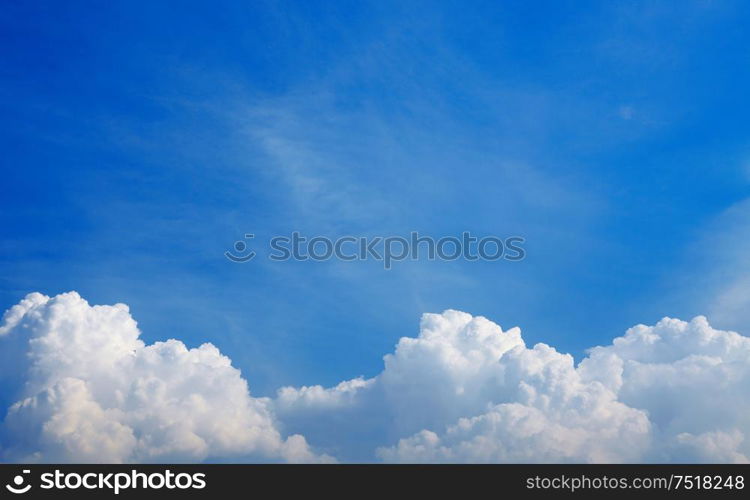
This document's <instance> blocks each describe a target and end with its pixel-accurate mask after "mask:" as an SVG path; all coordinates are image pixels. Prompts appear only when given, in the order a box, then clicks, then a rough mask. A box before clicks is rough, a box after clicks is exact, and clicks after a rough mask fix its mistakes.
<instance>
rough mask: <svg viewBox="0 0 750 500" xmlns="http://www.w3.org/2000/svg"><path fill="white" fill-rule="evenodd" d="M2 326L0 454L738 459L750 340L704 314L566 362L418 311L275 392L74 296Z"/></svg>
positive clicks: (213, 352)
mask: <svg viewBox="0 0 750 500" xmlns="http://www.w3.org/2000/svg"><path fill="white" fill-rule="evenodd" d="M0 337H2V338H0V342H2V343H3V346H4V347H5V348H7V349H6V352H7V351H8V349H10V350H11V351H12V350H14V349H15V350H18V354H17V355H14V356H12V359H16V360H18V364H19V366H15V367H12V368H10V367H9V366H10V365H6V366H8V367H6V369H5V370H11V371H12V372H13V373H11V374H10V375H8V376H6V377H5V378H6V379H8V377H9V376H12V375H13V374H14V373H21V374H22V377H20V378H19V381H20V382H19V383H18V384H17V385H18V391H19V397H18V398H17V402H15V403H14V404H12V405H11V406H10V408H9V410H8V413H7V416H6V418H5V421H4V422H3V425H2V438H3V449H2V453H3V455H4V457H5V458H6V459H8V460H20V461H56V460H60V461H177V460H179V461H199V460H206V459H208V460H223V459H233V460H254V461H321V460H323V461H325V460H331V458H330V457H331V456H334V457H336V458H337V459H339V460H342V461H357V462H363V461H377V460H381V461H388V462H641V461H645V462H689V461H696V462H747V461H748V457H750V419H748V418H747V415H750V391H748V389H750V338H748V337H744V336H741V335H739V334H737V333H734V332H728V331H720V330H716V329H714V328H712V327H711V326H710V325H709V324H708V321H707V320H706V319H705V318H703V317H697V318H695V319H693V320H692V321H690V322H684V321H679V320H675V319H669V318H665V319H663V320H662V321H660V322H659V323H657V324H656V325H654V326H644V325H638V326H636V327H633V328H631V329H630V330H628V331H627V332H626V333H625V335H624V336H622V337H619V338H616V339H614V341H613V342H612V343H611V344H610V345H607V346H600V347H595V348H593V349H591V350H590V351H589V353H588V355H587V356H586V357H585V358H584V359H583V360H582V361H581V362H580V363H577V364H576V362H575V360H574V359H573V357H572V356H570V355H568V354H564V353H560V352H558V351H556V350H555V349H554V348H552V347H550V346H548V345H545V344H537V345H535V346H531V347H529V346H526V344H525V343H524V341H523V339H522V336H521V331H520V330H519V329H518V328H511V329H509V330H503V329H502V328H501V327H500V326H499V325H497V324H495V323H493V322H491V321H489V320H488V319H485V318H482V317H473V316H471V315H470V314H467V313H463V312H459V311H451V310H449V311H445V312H444V313H442V314H425V315H424V316H423V318H422V321H421V326H420V331H419V335H418V336H417V337H415V338H402V339H401V340H400V341H399V342H398V344H397V345H396V348H395V351H394V352H393V353H392V354H388V355H386V356H385V358H384V369H383V371H382V372H381V373H380V374H378V375H377V376H375V377H372V378H364V377H359V378H355V379H352V380H348V381H344V382H341V383H340V384H338V385H336V386H334V387H328V388H326V387H321V386H308V387H284V388H282V389H280V390H279V391H278V393H277V395H276V397H274V398H255V397H252V396H251V395H250V394H249V392H248V387H247V383H246V382H245V380H244V379H242V377H241V376H240V373H239V371H238V370H236V369H235V368H233V367H232V366H231V362H230V360H229V359H228V358H226V357H225V356H222V355H221V354H220V353H219V351H218V350H217V349H216V348H215V347H214V346H212V345H210V344H204V345H203V346H200V347H199V348H196V349H187V348H186V347H185V346H184V345H183V344H182V343H181V342H179V341H177V340H169V341H167V342H157V343H155V344H152V345H145V344H144V343H143V342H142V341H141V340H140V339H139V332H138V329H137V326H136V324H135V321H134V320H133V319H132V318H131V316H130V314H129V312H128V309H127V307H126V306H124V305H122V304H118V305H115V306H93V307H92V306H90V305H88V304H87V303H86V302H85V301H84V300H83V299H82V298H80V297H79V296H78V295H77V294H75V293H70V294H63V295H60V296H57V297H54V298H52V299H50V298H49V297H45V296H43V295H40V294H31V295H29V296H27V297H26V299H24V300H23V301H21V302H20V303H19V304H18V305H16V306H14V307H13V308H11V309H10V310H9V311H8V312H6V314H5V316H4V320H3V324H2V326H0ZM24 353H25V354H24ZM8 359H11V358H8ZM11 378H12V377H11ZM284 436H289V437H284ZM302 436H304V437H302ZM308 442H309V443H310V445H311V446H313V447H314V450H315V452H314V451H313V450H312V449H311V447H310V446H308Z"/></svg>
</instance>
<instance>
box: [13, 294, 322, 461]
mask: <svg viewBox="0 0 750 500" xmlns="http://www.w3.org/2000/svg"><path fill="white" fill-rule="evenodd" d="M139 334H140V332H139V331H138V328H137V325H136V322H135V321H134V320H133V318H132V317H131V316H130V313H129V311H128V308H127V306H125V305H123V304H116V305H114V306H93V307H92V306H90V305H89V304H88V303H87V302H86V301H85V300H83V299H82V298H81V297H80V296H79V295H78V294H76V293H75V292H71V293H67V294H62V295H58V296H57V297H54V298H51V299H50V298H49V297H46V296H44V295H41V294H38V293H35V294H30V295H29V296H27V297H26V299H24V300H23V301H21V302H20V303H19V304H18V305H16V306H14V307H13V308H11V309H10V310H9V311H8V312H7V313H6V314H5V316H4V321H3V325H2V327H0V335H2V336H4V337H5V338H4V339H3V341H6V340H7V341H11V340H15V341H16V342H11V343H9V344H5V345H4V348H7V347H8V346H10V347H11V348H16V349H20V352H17V353H15V354H16V356H15V357H16V359H19V360H21V363H20V366H15V367H13V369H16V370H21V371H23V372H24V373H25V374H26V379H25V383H24V384H23V385H22V386H20V387H19V388H18V390H19V399H18V401H17V402H16V403H15V404H13V405H12V406H11V407H10V408H9V410H8V413H7V416H6V418H5V421H4V423H3V429H2V431H3V441H4V446H3V450H2V453H3V457H4V458H5V459H6V460H11V461H24V462H27V461H28V462H36V461H63V462H66V461H76V462H140V461H146V462H148V461H202V460H221V459H237V460H262V461H291V462H298V461H302V462H306V461H316V460H319V459H326V457H318V456H316V455H315V454H314V453H313V452H312V451H311V450H310V449H309V448H308V446H307V443H306V442H305V440H304V438H302V437H301V436H291V437H289V438H287V439H283V438H282V437H281V434H280V433H279V431H278V429H277V427H276V422H275V421H274V418H273V415H272V413H271V411H270V410H269V408H268V406H269V403H268V401H267V400H266V399H259V398H253V397H251V396H250V394H249V392H248V387H247V383H246V382H245V380H244V379H243V378H242V377H241V375H240V372H239V370H237V369H236V368H233V367H232V365H231V362H230V360H229V358H227V357H226V356H223V355H222V354H221V353H220V352H219V351H218V349H216V347H214V346H213V345H211V344H203V345H202V346H200V347H198V348H195V349H188V348H186V347H185V345H184V344H183V343H182V342H180V341H177V340H168V341H166V342H157V343H154V344H151V345H145V344H144V343H143V342H142V341H141V340H140V339H139ZM20 339H23V340H24V341H23V342H19V340H20Z"/></svg>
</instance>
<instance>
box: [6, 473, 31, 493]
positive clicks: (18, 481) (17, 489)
mask: <svg viewBox="0 0 750 500" xmlns="http://www.w3.org/2000/svg"><path fill="white" fill-rule="evenodd" d="M30 472H31V471H30V470H29V469H24V470H23V473H24V474H29V473H30ZM24 481H25V478H24V477H23V476H22V475H20V474H18V475H17V476H16V477H14V478H13V484H14V485H15V486H12V485H10V484H6V485H5V487H6V488H7V489H8V491H10V492H11V493H16V494H21V493H26V492H27V491H29V490H30V489H31V485H30V484H27V485H26V486H23V483H24Z"/></svg>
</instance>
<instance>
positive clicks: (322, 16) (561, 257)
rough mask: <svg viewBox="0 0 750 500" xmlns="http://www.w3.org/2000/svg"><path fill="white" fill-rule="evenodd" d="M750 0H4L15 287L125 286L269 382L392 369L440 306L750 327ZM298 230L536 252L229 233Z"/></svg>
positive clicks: (9, 297)
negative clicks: (341, 255) (295, 256)
mask: <svg viewBox="0 0 750 500" xmlns="http://www.w3.org/2000/svg"><path fill="white" fill-rule="evenodd" d="M748 9H749V7H748V6H747V4H744V3H742V2H731V1H726V2H722V1H714V2H711V1H696V2H679V3H678V2H611V3H610V2H608V3H606V4H605V3H602V2H533V3H532V2H473V3H470V4H469V5H467V4H466V2H425V3H419V2H416V3H411V2H410V3H408V5H404V3H403V2H373V3H361V2H325V3H323V2H299V3H292V2H288V3H287V2H212V3H211V4H210V5H209V4H205V3H198V2H196V3H194V4H190V3H188V2H180V3H162V2H127V3H122V4H120V5H115V6H105V5H95V4H94V3H90V2H66V3H60V2H35V3H33V4H32V3H31V2H7V3H5V4H4V5H3V8H2V10H1V12H0V36H2V45H1V46H2V49H0V50H1V51H2V52H1V53H2V58H1V59H0V61H1V62H0V69H1V70H2V73H1V74H2V79H1V81H0V106H2V117H3V118H2V119H1V120H0V127H2V133H1V134H0V140H2V149H3V155H2V160H0V161H1V162H2V179H3V181H2V183H0V224H1V225H2V228H3V231H2V233H1V235H0V248H2V252H1V253H0V306H1V307H2V308H3V309H6V308H8V307H10V306H12V305H13V304H15V303H17V302H18V300H19V299H20V298H22V297H23V296H24V295H25V294H27V293H29V292H31V291H40V292H42V293H45V294H48V295H51V294H57V293H60V292H64V291H68V290H77V291H78V292H79V293H81V295H82V296H83V297H85V298H86V299H87V300H89V301H90V302H91V303H97V304H98V303H105V304H109V303H115V302H124V303H127V304H128V305H129V306H130V307H131V311H132V313H133V316H134V317H135V318H136V319H137V320H138V321H139V324H140V327H141V329H142V331H143V335H144V338H145V339H147V340H148V341H153V340H157V339H165V338H169V337H178V338H181V339H183V340H184V341H185V342H186V343H187V344H188V345H191V346H193V345H198V344H200V343H202V342H206V341H210V342H212V343H214V344H216V345H217V346H219V347H220V348H221V350H222V352H224V353H226V354H227V355H229V356H230V357H231V358H232V360H233V362H234V364H235V365H236V366H238V367H239V368H241V369H242V371H243V374H245V375H246V376H247V378H248V379H249V380H250V381H251V389H252V390H253V393H254V394H260V395H265V394H271V393H272V392H273V391H274V390H276V389H277V388H278V387H280V386H282V385H287V384H292V385H301V384H313V383H320V384H324V385H329V384H333V383H336V382H338V381H339V380H343V379H347V378H351V377H354V376H357V375H365V376H371V375H373V374H375V373H377V372H379V371H380V367H381V365H382V354H383V353H385V352H390V351H391V350H392V347H393V345H394V344H396V342H397V341H398V339H399V338H400V337H402V336H413V335H415V334H416V332H417V331H418V321H419V317H420V315H421V314H422V313H423V312H440V311H442V310H444V309H447V308H454V309H459V310H462V311H467V312H470V313H472V314H476V315H484V316H487V317H488V318H491V319H492V320H493V321H496V322H497V323H499V324H501V325H502V326H503V327H511V326H515V325H520V326H521V327H522V328H523V330H524V338H525V339H526V341H527V342H529V343H534V342H537V341H545V342H549V343H550V344H552V345H555V346H556V347H557V348H558V349H560V350H562V351H565V352H571V353H573V354H574V355H576V356H581V355H582V354H583V350H584V349H585V348H588V347H590V346H592V345H596V344H600V343H605V342H608V341H609V339H611V338H612V337H613V336H616V335H618V334H620V333H621V332H622V331H623V330H624V329H625V328H627V327H629V326H631V325H633V324H636V323H648V324H651V323H653V322H655V321H657V320H658V319H659V318H661V317H663V316H676V317H681V318H685V319H688V318H690V317H692V316H694V315H697V314H708V315H709V318H711V319H712V324H714V326H717V327H720V328H721V327H723V328H736V329H743V328H745V331H747V327H748V326H750V325H748V323H747V322H748V320H750V318H748V317H747V316H746V313H744V312H743V311H744V307H743V304H744V303H746V302H744V300H745V299H747V298H750V295H748V294H747V292H746V290H748V289H750V287H748V286H745V284H746V283H748V281H747V280H746V279H745V277H746V276H748V275H750V270H749V269H747V266H746V265H744V264H743V265H740V264H738V262H743V261H742V258H743V255H745V254H744V252H743V251H742V249H743V248H747V243H745V242H746V241H749V239H748V238H749V237H750V231H747V230H746V228H747V227H748V224H747V221H746V219H745V216H744V214H745V213H746V208H747V206H746V204H743V201H744V200H745V198H746V197H747V195H748V187H749V186H748V181H750V153H749V152H748V132H750V130H749V129H748V120H747V116H748V111H750V109H749V108H750V105H749V104H748V100H747V97H746V95H747V88H750V64H749V63H750V35H748V33H747V29H746V26H747V20H748V14H749V12H748ZM292 231H301V232H302V233H305V234H307V235H325V236H331V237H336V236H341V235H348V234H353V235H405V234H408V233H409V232H410V231H419V232H420V233H422V234H429V235H433V236H436V237H440V236H451V235H460V234H461V232H462V231H471V232H473V233H475V234H478V235H490V234H495V235H500V236H509V235H521V236H523V237H524V238H525V239H526V245H525V248H526V251H527V257H526V259H525V260H524V261H522V262H514V263H511V262H502V261H501V262H460V261H459V262H424V261H420V262H402V263H397V264H396V265H395V267H394V269H392V270H390V271H387V272H386V271H384V270H383V269H382V265H380V264H378V263H373V262H343V263H342V262H333V261H332V262H324V263H314V262H285V263H273V262H267V261H263V260H255V261H252V262H250V263H247V264H242V265H238V264H234V263H231V262H229V261H228V260H226V259H225V258H224V257H223V252H224V251H225V250H228V249H230V248H231V245H232V244H233V243H234V242H235V241H236V240H237V239H239V238H241V236H242V235H243V234H244V233H248V232H250V233H255V234H256V235H257V236H256V238H257V239H258V241H264V238H268V237H270V236H273V235H278V234H281V235H288V234H290V233H291V232H292ZM743 245H744V246H743ZM743 266H744V267H743ZM717 297H719V298H721V300H717ZM727 304H729V305H727ZM6 399H7V396H6Z"/></svg>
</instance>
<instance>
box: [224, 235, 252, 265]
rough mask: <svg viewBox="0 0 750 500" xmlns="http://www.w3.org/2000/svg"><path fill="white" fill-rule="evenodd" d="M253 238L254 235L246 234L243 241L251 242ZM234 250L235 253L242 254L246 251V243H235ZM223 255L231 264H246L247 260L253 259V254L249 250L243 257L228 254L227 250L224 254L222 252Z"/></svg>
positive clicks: (240, 241)
mask: <svg viewBox="0 0 750 500" xmlns="http://www.w3.org/2000/svg"><path fill="white" fill-rule="evenodd" d="M254 237H255V235H254V234H249V233H248V234H246V235H245V239H246V240H251V239H253V238H254ZM234 250H235V251H236V252H237V253H239V254H242V253H244V252H245V251H246V250H247V243H245V242H244V241H242V240H239V241H235V242H234ZM224 255H225V256H226V258H227V259H229V260H231V261H232V262H247V261H248V260H250V259H252V258H253V257H255V252H253V251H252V250H250V251H249V252H248V253H247V254H245V255H235V254H233V253H232V252H230V251H229V250H227V251H226V252H224Z"/></svg>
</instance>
